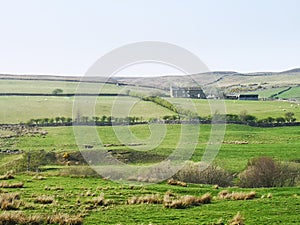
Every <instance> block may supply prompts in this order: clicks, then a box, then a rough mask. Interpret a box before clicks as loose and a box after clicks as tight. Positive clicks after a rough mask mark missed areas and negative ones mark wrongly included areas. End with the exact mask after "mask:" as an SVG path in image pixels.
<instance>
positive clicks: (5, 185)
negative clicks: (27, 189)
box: [0, 182, 24, 188]
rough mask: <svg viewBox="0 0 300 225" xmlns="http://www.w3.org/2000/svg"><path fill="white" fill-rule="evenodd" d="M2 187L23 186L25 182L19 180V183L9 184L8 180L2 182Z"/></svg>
mask: <svg viewBox="0 0 300 225" xmlns="http://www.w3.org/2000/svg"><path fill="white" fill-rule="evenodd" d="M0 187H1V188H22V187H24V183H23V182H17V183H11V184H9V183H7V182H1V183H0Z"/></svg>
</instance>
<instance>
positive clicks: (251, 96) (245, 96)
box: [239, 94, 258, 101]
mask: <svg viewBox="0 0 300 225" xmlns="http://www.w3.org/2000/svg"><path fill="white" fill-rule="evenodd" d="M239 100H255V101H256V100H258V94H240V95H239Z"/></svg>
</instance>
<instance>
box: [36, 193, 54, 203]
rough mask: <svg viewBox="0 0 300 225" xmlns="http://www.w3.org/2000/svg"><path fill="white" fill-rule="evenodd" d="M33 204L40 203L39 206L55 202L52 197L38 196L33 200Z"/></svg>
mask: <svg viewBox="0 0 300 225" xmlns="http://www.w3.org/2000/svg"><path fill="white" fill-rule="evenodd" d="M34 202H35V203H40V204H52V203H54V202H55V199H54V197H53V196H47V195H41V196H38V197H37V198H36V199H35V200H34Z"/></svg>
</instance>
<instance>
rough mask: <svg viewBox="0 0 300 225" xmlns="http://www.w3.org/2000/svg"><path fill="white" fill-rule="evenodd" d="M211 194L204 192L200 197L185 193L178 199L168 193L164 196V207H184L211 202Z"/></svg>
mask: <svg viewBox="0 0 300 225" xmlns="http://www.w3.org/2000/svg"><path fill="white" fill-rule="evenodd" d="M211 200H212V196H211V194H210V193H206V194H204V195H202V196H200V197H196V196H191V195H185V196H182V197H180V198H179V199H172V198H171V196H170V195H167V194H166V195H165V196H164V202H163V204H164V207H165V208H175V209H184V208H188V207H191V206H199V205H201V204H209V203H211Z"/></svg>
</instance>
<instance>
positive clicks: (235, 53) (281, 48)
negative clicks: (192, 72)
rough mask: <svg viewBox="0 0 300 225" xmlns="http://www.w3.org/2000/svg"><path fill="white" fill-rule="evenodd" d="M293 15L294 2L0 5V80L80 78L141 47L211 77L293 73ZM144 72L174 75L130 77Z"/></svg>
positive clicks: (48, 0)
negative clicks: (168, 54) (180, 57)
mask: <svg viewBox="0 0 300 225" xmlns="http://www.w3.org/2000/svg"><path fill="white" fill-rule="evenodd" d="M299 8H300V1H298V0H286V1H283V0H281V1H278V0H251V1H250V0H248V1H246V0H227V1H223V0H219V1H217V0H207V1H204V0H203V1H201V0H194V1H193V0H185V1H182V0H173V1H171V0H148V1H146V0H123V1H122V0H111V1H108V0H106V1H102V0H84V1H83V0H43V1H40V0H26V1H23V0H10V1H7V0H0V73H2V74H3V73H9V74H56V75H83V74H85V72H86V71H87V70H88V68H89V67H90V66H91V65H92V64H93V63H94V62H95V61H96V60H97V59H99V58H100V57H101V56H103V55H105V54H106V53H108V52H110V51H111V50H113V49H115V48H118V47H120V46H123V45H126V44H130V43H133V42H140V41H162V42H168V43H171V44H175V45H178V46H180V47H183V48H185V49H187V50H189V51H191V52H193V53H194V54H196V55H197V56H198V57H199V58H200V59H201V60H202V62H204V63H205V64H206V65H207V67H208V68H209V70H211V71H220V70H222V71H223V70H226V71H238V72H255V71H283V70H288V69H292V68H297V67H300V62H299V59H300V29H299V28H300V13H299ZM145 69H146V70H149V73H176V71H174V69H173V68H168V69H166V68H165V70H164V69H161V68H160V67H158V68H153V67H152V66H149V65H148V67H147V66H146V67H144V68H139V66H136V67H135V68H134V67H133V69H132V70H131V71H130V70H129V73H131V72H133V73H139V72H143V73H144V72H145V71H143V70H145ZM127 72H128V71H127ZM145 73H146V72H145Z"/></svg>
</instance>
